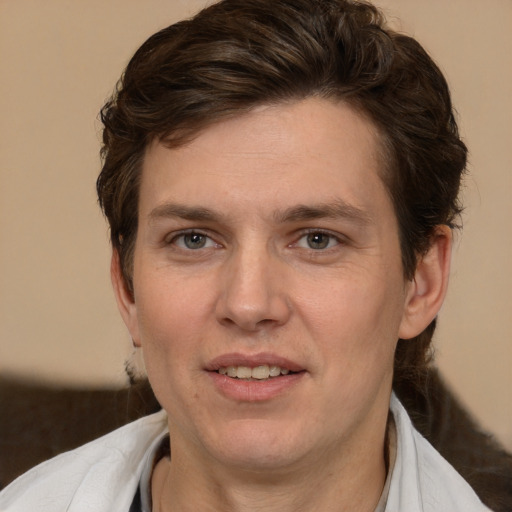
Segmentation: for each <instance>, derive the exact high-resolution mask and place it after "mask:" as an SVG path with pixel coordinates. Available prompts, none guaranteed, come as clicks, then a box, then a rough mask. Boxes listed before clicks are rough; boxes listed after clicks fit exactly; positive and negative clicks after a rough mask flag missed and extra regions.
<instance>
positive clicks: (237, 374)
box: [218, 364, 290, 380]
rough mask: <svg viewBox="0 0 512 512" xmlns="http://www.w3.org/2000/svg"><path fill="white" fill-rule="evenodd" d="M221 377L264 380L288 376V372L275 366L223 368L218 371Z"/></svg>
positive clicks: (286, 369)
mask: <svg viewBox="0 0 512 512" xmlns="http://www.w3.org/2000/svg"><path fill="white" fill-rule="evenodd" d="M218 373H220V374H221V375H227V376H228V377H232V378H234V379H246V380H266V379H270V378H274V377H280V376H281V375H288V374H289V373H290V370H289V369H288V368H282V367H280V366H275V365H267V364H263V365H259V366H255V367H254V368H251V367H250V366H223V367H221V368H219V369H218Z"/></svg>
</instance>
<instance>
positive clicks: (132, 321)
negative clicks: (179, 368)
mask: <svg viewBox="0 0 512 512" xmlns="http://www.w3.org/2000/svg"><path fill="white" fill-rule="evenodd" d="M110 278H111V280H112V286H113V288H114V294H115V296H116V301H117V307H118V308H119V312H120V313H121V316H122V318H123V320H124V323H125V324H126V327H127V328H128V330H129V331H130V335H131V337H132V340H133V344H134V346H136V347H140V336H139V328H138V321H137V307H136V305H135V299H134V297H133V293H132V292H131V291H130V290H129V289H128V287H127V283H126V281H125V279H124V276H123V272H122V270H121V262H120V260H119V253H118V252H117V251H116V250H115V249H114V250H113V251H112V259H111V261H110Z"/></svg>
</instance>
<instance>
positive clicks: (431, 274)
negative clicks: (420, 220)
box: [399, 226, 452, 339]
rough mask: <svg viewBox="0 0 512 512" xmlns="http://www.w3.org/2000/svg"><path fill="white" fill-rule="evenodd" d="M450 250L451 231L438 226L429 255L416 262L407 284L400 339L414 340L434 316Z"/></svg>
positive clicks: (442, 294)
mask: <svg viewBox="0 0 512 512" xmlns="http://www.w3.org/2000/svg"><path fill="white" fill-rule="evenodd" d="M451 249H452V232H451V229H450V228H449V227H448V226H437V227H436V230H435V232H434V234H433V235H432V240H431V246H430V248H429V250H428V252H427V253H426V254H425V255H424V256H423V257H422V258H421V259H420V261H418V264H417V266H416V271H415V273H414V279H413V280H412V281H410V282H409V283H408V290H407V296H406V301H405V307H404V315H403V317H402V322H401V324H400V330H399V336H400V338H402V339H410V338H414V337H415V336H417V335H418V334H420V333H421V332H422V331H423V330H424V329H425V328H426V327H427V326H428V325H429V324H430V322H432V320H434V318H435V317H436V316H437V313H438V312H439V310H440V309H441V306H442V304H443V301H444V298H445V295H446V290H447V287H448V277H449V274H450V261H451V252H452V251H451Z"/></svg>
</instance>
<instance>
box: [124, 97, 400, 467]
mask: <svg viewBox="0 0 512 512" xmlns="http://www.w3.org/2000/svg"><path fill="white" fill-rule="evenodd" d="M382 165H383V162H382V161H380V160H379V156H378V145H377V135H376V133H375V130H374V129H373V128H372V125H371V124H370V123H369V122H368V121H367V120H365V119H364V118H363V117H362V116H360V115H359V114H357V113H356V112H355V111H354V110H353V109H351V108H350V107H348V106H346V105H345V104H339V103H338V104H335V103H333V102H330V101H326V100H320V99H308V100H305V101H301V102H297V103H292V104H286V105H285V104H282V105H278V106H271V107H264V108H263V107H261V108H259V109H257V110H255V111H253V112H252V113H249V114H246V115H242V116H240V117H237V118H234V119H232V120H228V121H223V122H220V123H218V124H215V125H213V126H211V127H209V128H207V129H206V130H204V131H203V132H202V133H201V134H200V135H199V136H198V137H197V138H196V139H195V140H194V141H193V142H191V143H190V144H188V145H186V146H184V147H181V148H178V149H168V148H166V147H164V146H163V145H161V144H158V143H155V144H153V145H152V146H150V147H149V149H148V151H147V153H146V156H145V160H144V166H143V172H142V180H141V187H140V203H139V226H138V233H137V239H136V245H135V255H134V275H133V282H134V290H135V292H134V300H133V302H131V303H130V301H128V305H127V312H126V314H125V320H126V322H127V324H128V326H129V328H130V331H131V334H132V336H133V338H134V340H135V341H136V342H137V343H138V344H140V345H141V346H142V347H143V353H144V358H145V363H146V368H147V372H148V375H149V379H150V381H151V384H152V385H153V389H154V391H155V393H156V395H157V397H158V399H159V401H160V403H161V404H162V406H163V407H164V408H165V409H166V410H167V412H168V415H169V426H170V431H171V439H172V440H173V442H172V450H173V458H174V457H175V456H176V457H178V456H179V455H180V453H181V454H182V455H183V454H193V455H194V456H195V457H196V458H197V457H200V458H201V457H202V458H203V461H204V462H205V463H208V462H212V461H220V462H222V463H223V464H232V465H233V466H236V467H245V466H248V467H251V468H256V469H257V468H268V467H283V466H286V465H289V464H294V463H297V462H298V461H300V460H308V459H312V458H315V457H319V456H322V457H331V456H332V457H335V456H338V455H339V454H340V453H342V452H343V451H344V450H345V452H346V450H352V451H353V450H359V449H361V450H363V448H364V447H365V446H367V445H369V444H371V443H374V444H375V443H376V444H377V445H378V446H381V447H382V435H383V431H384V425H385V422H386V417H387V411H388V405H389V394H390V389H391V380H392V368H393V355H394V350H395V346H396V342H397V339H398V337H399V334H400V328H401V323H402V321H403V317H404V308H405V303H406V300H407V299H406V297H407V293H408V287H409V284H408V283H406V282H405V281H404V278H403V271H402V266H401V257H400V246H399V239H398V229H397V222H396V218H395V215H394V212H393V207H392V203H391V201H390V198H389V196H388V193H387V191H386V189H385V187H384V185H383V183H382V181H381V179H380V178H379V169H381V168H382ZM226 373H227V375H226ZM286 373H287V374H286ZM275 375H277V376H275ZM248 377H250V378H248ZM379 443H380V444H379Z"/></svg>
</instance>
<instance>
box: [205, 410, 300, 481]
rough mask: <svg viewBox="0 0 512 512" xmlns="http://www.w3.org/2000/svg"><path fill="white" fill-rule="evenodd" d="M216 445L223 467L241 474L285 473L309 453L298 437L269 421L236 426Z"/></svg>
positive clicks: (240, 423)
mask: <svg viewBox="0 0 512 512" xmlns="http://www.w3.org/2000/svg"><path fill="white" fill-rule="evenodd" d="M236 423H237V425H233V427H234V428H229V429H227V431H226V432H224V433H223V434H222V435H220V436H219V437H218V438H217V439H216V440H215V441H214V442H213V443H212V444H213V446H211V451H212V452H214V453H216V454H217V455H216V458H217V459H218V460H219V461H221V462H222V463H223V464H226V465H228V466H231V467H236V468H238V469H240V470H247V471H256V472H257V471H259V470H267V471H268V470H270V469H284V468H286V467H289V466H291V465H293V464H294V463H296V462H297V461H298V460H299V459H301V458H302V457H303V456H304V455H305V453H306V452H307V448H306V447H305V446H303V443H301V442H298V436H296V435H294V434H293V433H292V432H290V429H285V428H283V426H282V425H276V424H274V425H272V424H270V425H268V423H274V422H268V421H265V420H252V421H251V420H244V421H238V422H236Z"/></svg>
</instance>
